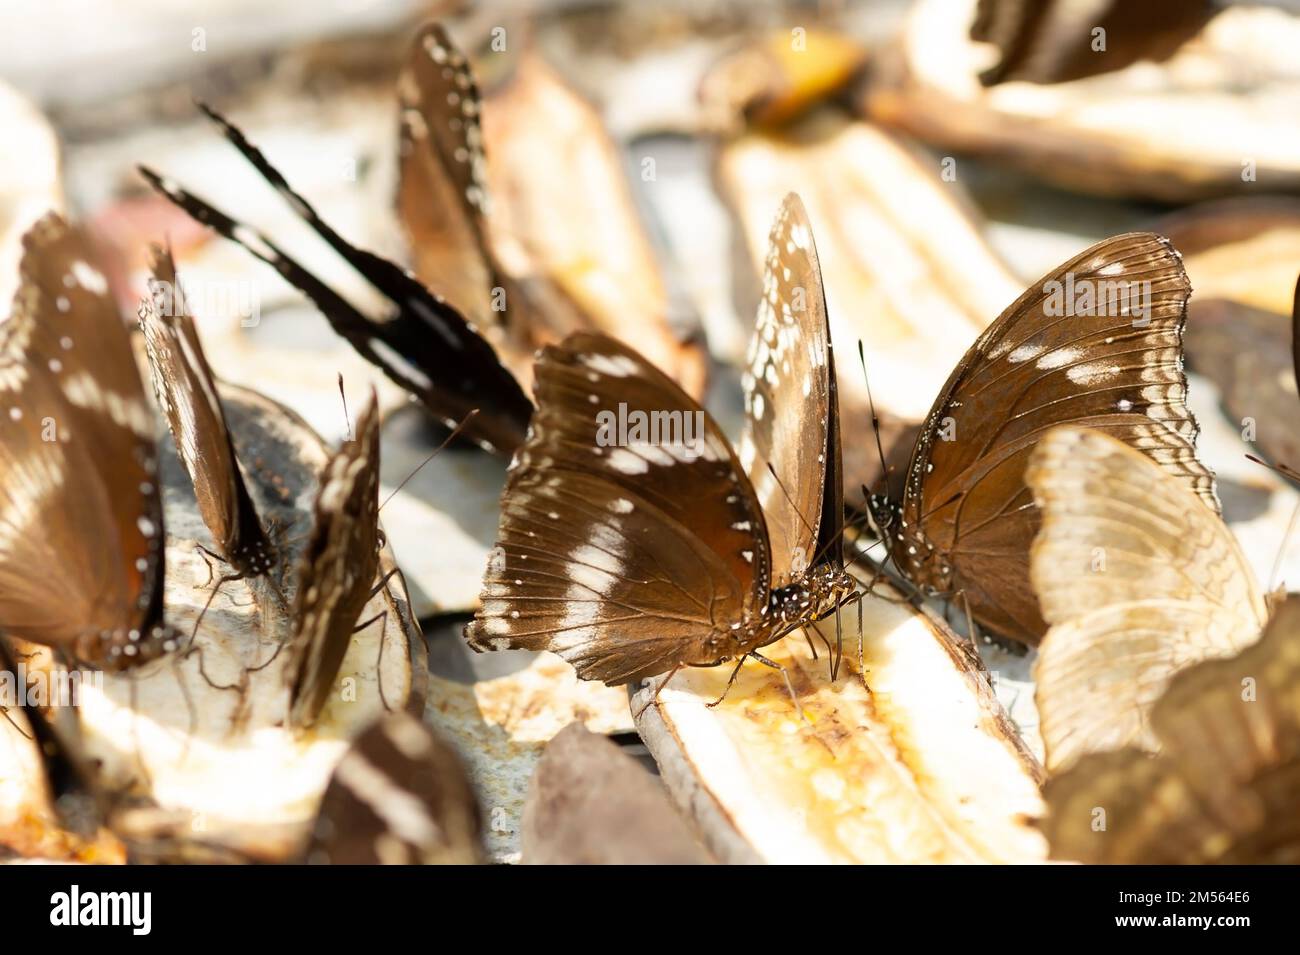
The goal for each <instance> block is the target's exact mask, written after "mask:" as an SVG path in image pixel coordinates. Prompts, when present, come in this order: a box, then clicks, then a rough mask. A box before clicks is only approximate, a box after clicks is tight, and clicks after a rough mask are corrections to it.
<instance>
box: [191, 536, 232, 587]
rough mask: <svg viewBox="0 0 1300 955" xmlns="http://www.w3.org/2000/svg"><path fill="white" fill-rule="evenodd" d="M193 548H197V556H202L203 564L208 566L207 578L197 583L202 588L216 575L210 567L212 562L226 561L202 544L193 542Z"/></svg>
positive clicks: (222, 562)
mask: <svg viewBox="0 0 1300 955" xmlns="http://www.w3.org/2000/svg"><path fill="white" fill-rule="evenodd" d="M194 549H195V550H197V551H198V552H199V556H200V557H201V558H203V566H205V567H206V568H208V579H207V580H205V581H203V583H202V584H200V585H199V587H200V588H203V587H206V586H208V584H210V583H212V579H213V578H214V577H216V573H215V572H214V571H213V569H212V562H213V561H216V562H217V563H219V564H224V563H225V562H226V559H225V558H224V557H222V556H221V555H220V554H214V553H213V552H212V551H210V550H208V549H207V548H206V547H204V546H203V545H202V544H195V545H194Z"/></svg>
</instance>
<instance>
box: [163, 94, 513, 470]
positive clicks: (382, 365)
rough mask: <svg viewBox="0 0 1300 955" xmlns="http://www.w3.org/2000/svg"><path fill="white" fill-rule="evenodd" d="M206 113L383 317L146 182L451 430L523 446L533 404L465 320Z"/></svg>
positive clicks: (188, 196)
mask: <svg viewBox="0 0 1300 955" xmlns="http://www.w3.org/2000/svg"><path fill="white" fill-rule="evenodd" d="M205 112H206V113H207V114H208V116H210V117H211V118H212V120H213V122H215V123H216V124H217V125H218V127H219V128H220V129H221V131H222V133H223V135H225V137H226V138H227V139H228V140H229V141H230V142H231V144H232V145H234V146H235V148H236V149H238V150H239V151H240V153H242V154H243V156H244V158H246V159H247V160H248V161H249V162H250V163H252V165H253V166H254V168H256V169H257V171H258V172H259V173H260V174H261V175H262V177H263V178H264V179H266V181H267V182H268V183H270V184H271V185H272V186H273V187H274V188H275V189H276V190H277V191H278V192H279V193H280V194H281V195H282V196H284V198H285V200H286V201H287V202H288V203H289V205H290V206H291V207H292V208H293V209H294V211H295V212H296V213H297V214H298V215H299V216H300V217H301V218H302V219H303V220H304V221H305V222H306V223H307V224H308V225H309V226H310V227H311V228H312V230H313V231H315V232H316V234H317V235H318V236H320V237H321V239H323V240H324V241H325V242H326V243H327V244H329V246H330V247H331V248H333V249H334V250H335V251H336V252H337V253H338V254H339V255H341V256H342V257H343V258H344V259H345V260H346V261H347V262H348V263H349V264H350V265H351V266H352V267H353V268H354V269H356V271H357V272H359V273H360V274H361V275H362V276H363V277H364V278H365V279H366V280H367V281H368V282H369V283H370V284H371V285H372V286H373V287H374V288H375V289H376V290H377V291H378V292H379V293H381V295H382V296H383V297H384V298H385V299H387V300H388V303H389V307H388V308H387V309H386V310H384V312H383V313H382V314H377V313H374V312H372V311H368V310H367V309H366V308H364V307H362V306H358V305H355V304H353V303H352V302H350V301H348V299H347V298H345V297H344V296H343V295H341V294H340V293H339V292H337V291H336V290H335V289H334V288H332V287H331V286H330V284H329V283H328V282H326V281H324V280H323V279H321V278H319V277H318V276H316V275H314V274H312V273H311V272H310V271H308V270H307V269H305V268H303V266H302V265H300V264H299V263H298V262H297V261H295V260H294V259H293V258H292V257H290V256H289V255H286V254H285V252H284V251H283V250H281V249H280V248H279V247H278V246H277V245H276V244H275V243H274V242H272V241H271V240H270V239H268V238H266V237H265V236H263V235H261V234H260V233H258V232H256V231H254V230H251V229H249V228H248V227H247V226H244V225H242V224H241V223H239V222H236V221H235V220H234V219H231V218H230V217H229V216H227V215H226V214H225V213H223V212H220V211H219V210H217V209H215V208H213V207H212V206H210V205H209V204H208V203H206V202H204V201H203V200H202V199H200V198H198V197H197V196H195V195H193V194H192V193H190V192H188V191H186V190H185V189H182V188H181V187H180V186H178V185H177V184H176V183H174V182H171V181H170V180H166V179H163V178H162V177H160V176H159V175H157V174H156V173H154V172H152V171H151V170H148V169H145V168H141V170H140V172H141V174H142V175H143V176H144V177H145V179H147V180H148V181H149V183H150V184H151V185H152V186H153V187H154V188H155V189H157V190H158V191H159V192H161V193H162V194H163V195H165V196H167V198H169V199H170V200H172V202H174V203H176V204H177V205H178V206H180V207H181V208H182V209H184V210H185V211H186V212H188V213H189V214H190V215H192V216H193V217H194V218H195V219H197V220H198V221H199V222H202V223H203V224H204V225H207V226H209V227H210V228H213V229H215V230H216V231H217V232H219V233H221V234H222V235H223V236H225V237H226V238H228V239H231V240H233V241H235V242H238V243H239V244H240V245H242V246H244V248H246V249H247V250H248V251H249V252H251V253H252V254H253V255H255V256H257V257H258V258H259V259H261V260H262V261H264V262H266V263H267V264H268V265H270V266H271V267H273V268H274V269H276V271H278V272H279V273H280V274H281V275H282V276H284V278H285V279H286V280H287V281H289V282H290V283H292V284H293V285H294V286H295V287H297V288H298V289H299V290H300V291H301V292H303V294H305V295H306V296H307V297H308V298H310V299H311V300H312V301H313V302H314V303H315V304H316V307H317V308H319V309H320V310H321V312H322V313H323V314H324V315H325V317H326V318H327V319H329V322H330V324H331V325H332V326H333V327H334V330H335V331H336V332H338V333H339V334H340V335H342V336H343V337H344V338H346V339H347V340H348V342H349V343H350V344H351V345H352V347H353V348H355V349H356V350H357V352H358V353H359V354H360V355H361V356H362V357H363V358H365V359H366V360H367V361H369V362H371V363H372V364H374V365H375V366H377V367H378V368H379V369H380V370H382V371H383V372H384V374H386V375H387V376H388V377H389V378H391V379H392V380H393V381H395V382H396V383H397V384H399V385H401V386H402V387H403V388H405V389H406V390H407V391H409V392H411V393H412V394H414V395H415V396H416V397H418V398H419V399H420V400H421V401H422V402H423V403H424V405H425V407H427V408H428V409H429V411H430V412H432V413H433V414H434V415H435V416H436V417H437V418H439V419H440V420H441V421H442V422H443V423H444V424H446V425H447V426H448V427H455V426H456V425H457V424H458V423H459V422H460V421H462V420H464V419H465V417H466V416H467V415H468V414H469V412H470V411H471V410H474V409H478V412H479V413H478V414H477V415H475V416H474V418H473V420H471V421H470V423H469V425H468V426H467V427H466V429H465V431H466V434H467V435H468V436H470V437H471V438H474V439H476V440H478V441H479V442H480V443H482V444H483V445H484V446H485V447H487V448H488V449H490V450H494V451H497V452H500V453H509V452H510V451H512V450H513V449H514V448H516V447H517V446H518V445H519V443H520V442H521V441H522V440H523V436H524V433H525V431H526V430H527V427H528V418H529V415H530V414H531V413H532V405H531V403H530V402H529V401H528V396H527V395H525V394H524V391H523V389H522V388H521V387H520V385H519V382H518V381H516V380H515V378H514V376H513V375H512V374H511V373H510V372H509V371H507V370H506V368H505V367H503V366H502V364H501V362H500V360H499V359H498V357H497V354H496V352H495V351H494V350H493V348H492V346H491V345H490V344H489V343H488V342H487V341H486V340H485V339H484V338H483V337H482V336H480V335H479V333H478V332H477V331H475V330H474V328H473V327H472V326H471V325H470V324H469V323H468V322H467V321H466V320H465V317H464V316H463V315H462V314H461V313H460V312H458V311H457V310H456V309H455V308H454V307H453V306H452V305H450V304H448V303H447V302H445V301H443V300H442V299H440V298H439V297H438V296H436V295H434V294H433V293H431V292H430V291H429V290H428V289H427V288H425V287H424V286H423V285H421V284H420V283H419V281H417V280H416V279H415V278H414V277H413V276H412V275H411V274H410V273H409V272H407V271H406V270H405V269H402V268H400V267H399V266H397V265H395V264H394V263H392V262H390V261H389V260H387V259H385V258H382V257H380V256H377V255H374V254H373V253H370V252H366V251H364V250H361V249H358V248H357V247H356V246H354V245H352V244H350V243H349V242H347V240H345V239H344V238H343V237H342V236H340V235H339V234H338V233H337V232H335V231H334V230H333V229H331V228H330V227H329V226H328V225H326V224H325V222H324V221H323V220H322V219H321V218H320V216H318V215H317V214H316V211H315V210H314V209H313V208H312V207H311V205H309V204H308V203H307V201H306V200H304V199H303V198H302V196H300V195H298V194H297V193H296V192H294V191H293V190H292V189H291V188H290V186H289V184H288V182H287V181H286V180H285V179H284V177H283V176H281V175H280V173H279V172H277V171H276V169H275V168H274V167H273V166H272V165H271V164H270V163H269V162H268V161H267V160H266V157H265V156H263V155H262V153H261V151H260V150H258V149H257V148H256V147H255V146H253V145H252V144H251V143H249V142H248V140H247V139H246V138H245V137H244V135H243V133H241V132H240V131H239V130H238V129H236V128H235V127H234V126H233V125H231V124H230V123H229V122H227V121H226V120H225V119H224V118H222V117H221V116H220V115H218V114H217V113H215V112H214V111H212V110H210V109H207V108H205Z"/></svg>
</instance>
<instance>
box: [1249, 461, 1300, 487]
mask: <svg viewBox="0 0 1300 955" xmlns="http://www.w3.org/2000/svg"><path fill="white" fill-rule="evenodd" d="M1246 460H1247V461H1251V462H1253V463H1255V464H1258V465H1261V466H1262V467H1266V468H1268V469H1269V470H1270V471H1272V472H1273V473H1274V474H1280V475H1281V476H1282V477H1284V478H1286V479H1287V480H1288V481H1294V482H1295V483H1297V484H1300V471H1297V470H1296V469H1295V468H1293V467H1291V466H1290V465H1289V464H1284V463H1283V462H1281V461H1279V462H1278V463H1277V464H1270V463H1269V462H1268V461H1265V460H1264V459H1263V458H1257V457H1255V455H1253V454H1247V455H1246Z"/></svg>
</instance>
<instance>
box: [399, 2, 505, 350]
mask: <svg viewBox="0 0 1300 955" xmlns="http://www.w3.org/2000/svg"><path fill="white" fill-rule="evenodd" d="M397 92H398V99H399V102H400V107H401V144H400V153H399V158H398V162H399V176H400V179H399V182H398V192H397V208H398V212H399V214H400V216H401V220H402V224H403V226H404V227H405V228H406V232H407V236H408V238H409V239H410V242H411V250H412V253H413V255H414V258H415V271H416V274H417V275H419V276H420V279H421V281H423V282H424V283H425V284H426V285H428V286H429V288H431V289H432V290H434V291H435V292H437V293H438V294H439V295H441V296H442V297H443V298H445V299H447V301H449V302H450V303H451V304H453V305H454V306H456V308H458V309H459V310H460V311H461V313H462V314H463V315H465V316H466V317H467V318H469V320H470V321H471V322H474V323H475V324H476V325H477V326H478V327H479V328H480V329H489V328H492V327H493V326H494V325H496V324H498V323H499V322H500V319H501V316H500V315H499V314H495V313H493V312H492V311H491V308H490V303H491V295H492V291H491V290H492V289H493V288H494V287H497V286H498V285H500V281H499V280H498V278H497V275H496V270H495V268H494V266H493V264H492V257H491V253H490V250H489V246H488V238H487V225H486V221H485V212H486V207H487V182H486V179H487V168H486V160H485V158H484V154H483V129H482V126H481V120H480V117H481V115H482V105H483V101H482V97H481V96H480V95H479V88H478V83H477V82H476V81H475V79H474V74H473V72H472V71H471V70H470V65H469V61H468V60H467V59H466V58H465V55H464V54H463V53H461V52H460V50H458V49H457V48H456V46H455V44H453V43H452V42H451V39H450V37H448V36H447V32H446V30H444V29H443V28H442V26H441V25H440V24H437V23H429V24H426V25H425V26H424V27H422V28H421V29H420V30H419V32H418V33H417V34H416V36H415V40H414V42H413V43H412V44H411V49H410V52H409V54H408V56H407V59H406V65H405V67H404V69H403V70H402V75H401V77H400V78H399V79H398V83H397Z"/></svg>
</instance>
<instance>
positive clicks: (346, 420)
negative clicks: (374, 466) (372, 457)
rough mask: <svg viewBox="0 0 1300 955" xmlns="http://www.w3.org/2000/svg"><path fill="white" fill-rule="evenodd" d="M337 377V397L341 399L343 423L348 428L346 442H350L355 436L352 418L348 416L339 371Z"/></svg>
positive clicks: (346, 397)
mask: <svg viewBox="0 0 1300 955" xmlns="http://www.w3.org/2000/svg"><path fill="white" fill-rule="evenodd" d="M338 376H339V397H340V398H341V399H343V423H344V424H345V425H347V426H348V440H349V441H351V440H352V439H353V438H354V437H356V436H355V435H354V434H353V433H352V418H351V417H350V416H349V415H348V393H347V392H346V391H345V390H344V388H343V372H341V371H340V372H339V373H338Z"/></svg>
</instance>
